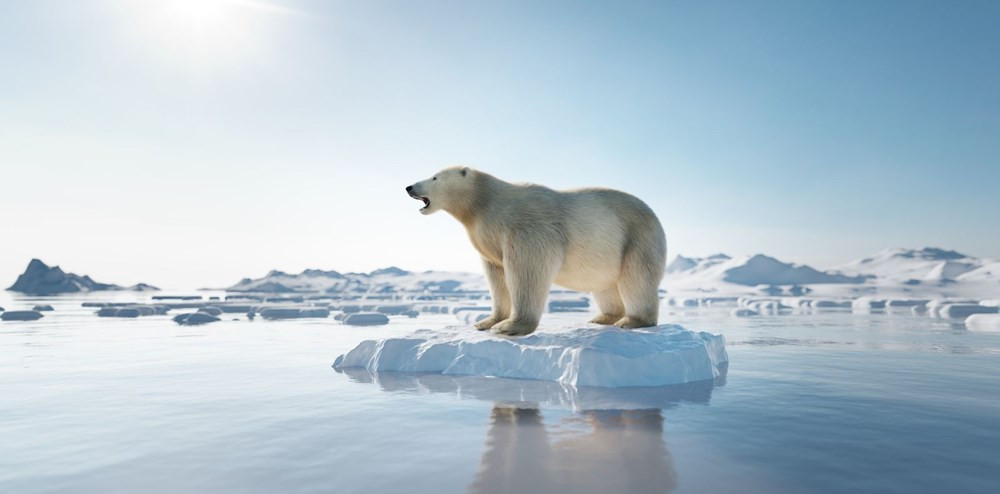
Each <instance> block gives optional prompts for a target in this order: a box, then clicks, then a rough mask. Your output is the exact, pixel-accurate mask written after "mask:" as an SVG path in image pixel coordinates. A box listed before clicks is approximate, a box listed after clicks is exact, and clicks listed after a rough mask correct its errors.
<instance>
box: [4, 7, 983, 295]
mask: <svg viewBox="0 0 1000 494" xmlns="http://www.w3.org/2000/svg"><path fill="white" fill-rule="evenodd" d="M997 25H1000V2H993V1H955V2H946V1H938V2H926V1H877V0H876V1H860V0H858V1H832V0H831V1H825V2H821V1H807V0H795V1H791V0H789V1H757V2H753V1H732V2H714V1H690V2H670V1H661V2H597V3H587V2H556V1H525V2H511V1H504V2H499V1H498V2H467V1H447V2H446V1H396V2H379V1H351V2H329V1H320V0H300V1H278V0H145V1H143V0H117V1H116V0H77V1H59V0H30V1H29V0H0V170H2V171H0V177H2V180H3V192H2V194H0V211H2V214H0V219H2V226H3V228H4V230H3V231H4V234H3V236H2V240H0V249H2V251H0V283H3V284H4V285H8V284H9V283H10V282H12V281H13V277H14V276H15V275H16V274H17V273H18V272H20V271H21V270H22V269H23V268H24V266H25V265H26V264H27V262H28V260H29V259H30V258H31V257H41V258H42V259H44V260H46V261H47V262H50V263H58V264H60V265H62V266H64V267H66V268H69V269H72V270H74V271H77V272H85V273H89V274H91V275H93V276H94V277H95V278H97V279H99V280H106V281H111V282H119V283H132V282H136V281H146V282H150V283H154V284H161V285H164V286H167V287H178V288H180V287H191V286H222V285H228V284H231V283H234V282H236V281H238V279H239V278H241V277H244V276H259V275H261V274H263V273H264V272H266V271H267V270H269V269H271V268H279V269H284V270H288V271H298V270H301V269H303V268H306V267H316V268H328V269H339V270H345V271H346V270H369V269H373V268H376V267H381V266H385V265H389V264H395V265H399V266H401V267H404V268H408V269H453V270H478V268H479V265H478V261H477V256H476V255H475V252H474V251H473V249H472V247H471V246H470V245H469V243H468V241H467V239H466V237H465V234H464V231H463V230H462V228H461V226H460V225H459V224H458V223H457V222H455V221H454V220H453V219H451V218H450V217H448V216H446V215H444V214H438V215H435V216H431V217H424V216H421V215H420V214H419V213H418V212H417V209H418V208H419V207H420V204H419V203H417V202H416V201H413V200H411V199H409V198H407V197H406V196H405V194H404V193H403V187H404V186H405V185H407V184H409V183H411V182H414V181H416V180H419V179H422V178H425V177H426V176H429V175H430V174H432V173H433V172H434V171H435V170H437V169H438V168H441V167H444V166H448V165H454V164H468V165H472V166H476V167H479V168H482V169H485V170H487V171H490V172H492V173H494V174H495V175H498V176H500V177H501V178H505V179H509V180H512V181H533V182H538V183H542V184H545V185H549V186H552V187H557V188H562V187H574V186H585V185H603V186H609V187H616V188H620V189H623V190H626V191H629V192H632V193H634V194H636V195H638V196H639V197H641V198H642V199H644V200H645V201H647V202H648V203H649V204H650V205H651V206H652V207H653V209H654V210H656V212H657V213H658V214H659V215H660V218H661V220H662V221H663V223H664V226H665V228H666V230H667V234H668V239H669V243H670V251H671V256H673V255H674V254H677V253H684V254H687V255H703V254H711V253H714V252H718V251H723V252H727V253H730V254H750V253H756V252H764V253H768V254H772V255H776V256H778V257H781V258H784V259H788V260H795V261H800V262H809V263H813V264H815V265H817V266H820V267H825V266H830V265H834V264H839V263H841V262H846V261H848V260H851V259H853V258H856V257H860V256H864V255H867V254H870V253H872V252H874V251H877V250H879V249H882V248H884V247H888V246H912V247H917V246H924V245H937V246H941V247H947V248H954V249H958V250H961V251H965V252H968V253H970V254H974V255H980V256H988V257H1000V228H998V227H997V225H998V221H997V216H998V213H1000V194H998V193H997V192H998V183H1000V137H998V136H1000V62H997V60H998V57H1000V55H998V54H1000V30H998V29H997V27H996V26H997ZM15 232H16V233H15Z"/></svg>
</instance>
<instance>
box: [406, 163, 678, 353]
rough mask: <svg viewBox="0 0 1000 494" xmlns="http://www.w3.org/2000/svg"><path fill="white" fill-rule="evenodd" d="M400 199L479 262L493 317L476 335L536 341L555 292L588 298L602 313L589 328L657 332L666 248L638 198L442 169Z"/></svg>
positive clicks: (469, 170) (660, 230)
mask: <svg viewBox="0 0 1000 494" xmlns="http://www.w3.org/2000/svg"><path fill="white" fill-rule="evenodd" d="M406 192H407V193H408V194H409V195H410V196H411V197H413V198H414V199H419V200H421V201H423V202H424V207H423V208H421V209H420V212H421V213H423V214H432V213H435V212H437V211H441V210H443V211H447V212H448V213H450V214H451V215H452V216H454V217H455V218H456V219H458V221H460V222H461V223H462V224H463V225H464V226H465V228H466V230H467V231H468V234H469V239H470V240H472V245H473V246H474V247H475V248H476V250H477V251H479V254H480V255H481V256H482V261H483V269H484V270H485V272H486V278H487V280H488V281H489V284H490V293H491V294H492V296H493V312H492V314H491V315H490V316H489V317H488V318H486V319H484V320H482V321H480V322H479V323H477V324H476V328H477V329H479V330H486V329H490V330H491V331H492V332H493V333H497V334H503V335H525V334H530V333H532V332H534V331H535V329H536V328H537V327H538V321H539V319H541V316H542V312H543V311H544V309H545V302H546V298H547V297H548V293H549V289H550V287H551V286H552V284H553V283H555V284H558V285H560V286H564V287H566V288H569V289H572V290H578V291H586V292H591V293H592V294H593V296H594V300H595V301H596V302H597V307H598V308H599V309H600V311H601V313H600V315H598V316H597V317H595V318H594V319H593V320H592V321H590V322H592V323H597V324H614V325H615V326H618V327H621V328H641V327H646V326H655V325H656V320H657V316H658V312H659V305H660V304H659V296H658V289H659V284H660V280H661V279H662V278H663V271H664V268H665V265H666V260H667V241H666V237H665V236H664V233H663V227H662V226H661V225H660V221H659V220H658V219H657V218H656V215H655V214H653V211H652V210H651V209H650V208H649V207H648V206H646V204H645V203H643V202H642V201H640V200H639V199H638V198H636V197H634V196H631V195H629V194H626V193H624V192H620V191H617V190H612V189H601V188H586V189H575V190H567V191H556V190H552V189H549V188H547V187H543V186H540V185H533V184H512V183H509V182H505V181H503V180H500V179H499V178H496V177H494V176H492V175H490V174H488V173H485V172H482V171H479V170H475V169H472V168H468V167H453V168H446V169H444V170H442V171H440V172H438V173H437V174H435V175H434V176H433V177H431V178H429V179H427V180H424V181H421V182H417V183H415V184H413V185H410V186H408V187H406Z"/></svg>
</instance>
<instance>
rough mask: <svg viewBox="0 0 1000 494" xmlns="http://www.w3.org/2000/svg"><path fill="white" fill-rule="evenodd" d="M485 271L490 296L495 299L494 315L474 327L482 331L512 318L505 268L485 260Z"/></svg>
mask: <svg viewBox="0 0 1000 494" xmlns="http://www.w3.org/2000/svg"><path fill="white" fill-rule="evenodd" d="M483 271H485V273H486V280H487V281H489V283H490V296H491V297H492V298H493V313H492V314H490V317H487V318H486V319H483V320H482V321H479V322H477V323H476V324H475V325H474V326H475V328H476V329H478V330H480V331H484V330H487V329H490V328H492V327H493V326H496V324H497V323H499V322H500V321H503V320H504V319H507V317H509V316H510V292H509V291H508V290H507V282H506V280H504V274H503V268H502V267H500V266H497V265H496V264H493V263H492V262H490V261H487V260H486V259H483Z"/></svg>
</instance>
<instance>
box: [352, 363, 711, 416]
mask: <svg viewBox="0 0 1000 494" xmlns="http://www.w3.org/2000/svg"><path fill="white" fill-rule="evenodd" d="M726 370H727V364H722V365H721V366H720V372H721V373H720V375H719V377H717V378H715V379H714V380H709V381H697V382H691V383H685V384H672V385H668V386H644V387H628V388H601V387H590V386H581V387H577V386H566V385H563V384H560V383H557V382H552V381H536V380H528V379H505V378H496V377H483V376H448V375H444V374H440V373H415V372H371V371H369V370H367V369H364V368H360V367H342V368H337V372H341V373H343V374H346V375H347V376H348V377H350V378H351V380H353V381H355V382H360V383H372V384H377V385H378V386H379V387H380V388H381V389H382V390H383V391H389V392H404V393H417V394H423V393H444V394H454V395H456V396H458V397H459V398H462V399H474V400H482V401H492V402H497V403H507V404H524V403H529V404H532V405H534V406H537V407H542V408H550V407H551V408H567V409H570V410H644V409H653V408H673V407H674V406H676V405H678V404H679V403H695V404H707V403H708V401H709V399H710V398H711V397H712V390H713V389H714V388H715V387H716V386H721V385H723V384H725V378H726Z"/></svg>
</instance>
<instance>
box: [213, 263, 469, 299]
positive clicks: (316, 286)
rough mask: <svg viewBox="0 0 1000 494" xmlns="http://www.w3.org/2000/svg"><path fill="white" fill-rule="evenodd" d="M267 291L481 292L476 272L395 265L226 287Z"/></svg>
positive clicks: (278, 275) (278, 274)
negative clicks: (409, 267) (414, 269)
mask: <svg viewBox="0 0 1000 494" xmlns="http://www.w3.org/2000/svg"><path fill="white" fill-rule="evenodd" d="M226 290H227V291H231V292H268V293H348V292H353V293H393V292H411V293H414V292H415V293H422V292H456V291H485V290H487V287H486V282H485V280H484V279H483V276H482V275H481V274H478V273H453V272H446V271H424V272H421V273H414V272H410V271H406V270H403V269H400V268H397V267H395V266H393V267H388V268H383V269H376V270H375V271H372V272H370V273H339V272H337V271H323V270H319V269H307V270H305V271H303V272H301V273H299V274H289V273H285V272H282V271H271V272H270V273H268V274H267V275H266V276H264V277H262V278H257V279H250V278H245V279H243V280H241V281H240V282H239V283H237V284H235V285H233V286H231V287H229V288H227V289H226Z"/></svg>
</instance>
